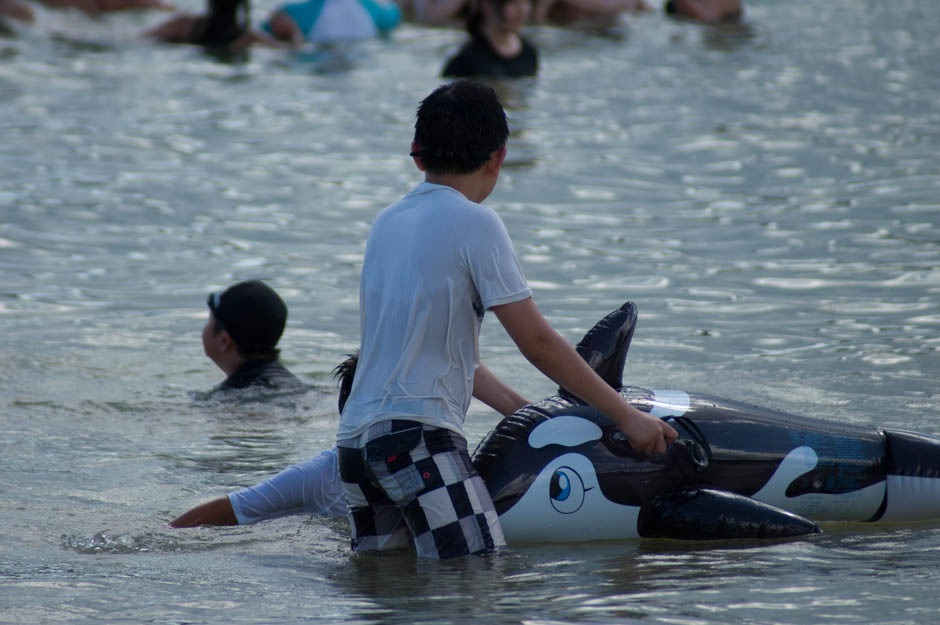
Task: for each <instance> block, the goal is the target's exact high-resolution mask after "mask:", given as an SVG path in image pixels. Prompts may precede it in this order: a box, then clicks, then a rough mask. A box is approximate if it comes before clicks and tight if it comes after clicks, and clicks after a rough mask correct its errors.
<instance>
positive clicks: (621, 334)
mask: <svg viewBox="0 0 940 625" xmlns="http://www.w3.org/2000/svg"><path fill="white" fill-rule="evenodd" d="M636 318H637V311H636V305H635V304H634V303H633V302H626V303H625V304H624V305H623V306H621V307H620V308H618V309H617V310H615V311H614V312H612V313H610V314H609V315H607V316H606V317H604V318H603V319H601V320H600V321H598V322H597V323H596V324H595V325H594V327H593V328H591V329H590V330H588V332H587V334H585V335H584V338H582V339H581V341H580V342H579V343H578V344H577V345H576V346H575V350H576V351H577V352H578V353H579V354H580V355H581V357H582V358H584V361H585V362H587V363H588V364H589V365H590V366H591V368H592V369H594V371H595V372H596V373H597V375H599V376H601V378H602V379H603V380H604V381H605V382H607V383H608V384H610V385H611V386H612V387H614V388H615V389H617V390H620V387H621V386H623V367H624V363H626V361H627V352H628V351H630V341H632V340H633V330H634V329H635V328H636ZM558 392H559V393H560V394H561V395H565V396H566V397H574V395H572V394H571V393H569V392H568V391H567V390H566V389H564V388H559V389H558Z"/></svg>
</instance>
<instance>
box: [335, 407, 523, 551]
mask: <svg viewBox="0 0 940 625" xmlns="http://www.w3.org/2000/svg"><path fill="white" fill-rule="evenodd" d="M359 441H361V442H360V445H361V447H359V448H356V447H348V446H345V445H348V443H345V444H344V443H341V444H340V446H339V465H340V475H341V477H342V481H343V493H344V495H345V497H346V501H347V503H348V504H349V508H350V515H349V516H350V521H351V523H352V528H353V539H352V545H353V549H354V550H355V551H369V550H385V549H396V548H401V547H407V546H408V545H410V544H413V545H414V547H415V549H416V550H417V552H418V555H419V556H421V557H427V558H452V557H457V556H463V555H468V554H477V553H487V552H490V551H494V550H495V549H497V548H499V547H502V546H504V545H505V544H506V541H505V539H504V538H503V532H502V528H501V527H500V525H499V517H498V515H497V514H496V510H495V508H494V507H493V501H492V499H491V498H490V494H489V491H487V489H486V485H485V484H484V483H483V479H482V478H481V477H480V476H479V475H477V474H476V472H475V471H474V469H473V465H472V464H471V463H470V455H469V453H468V452H467V442H466V439H464V438H463V437H462V436H460V435H459V434H457V433H456V432H452V431H450V430H446V429H442V428H436V427H433V426H429V425H423V424H421V423H418V422H415V421H403V420H391V421H382V422H379V423H377V424H375V425H374V426H373V427H372V428H370V429H369V430H368V431H367V432H366V433H365V435H363V436H361V437H360V438H359Z"/></svg>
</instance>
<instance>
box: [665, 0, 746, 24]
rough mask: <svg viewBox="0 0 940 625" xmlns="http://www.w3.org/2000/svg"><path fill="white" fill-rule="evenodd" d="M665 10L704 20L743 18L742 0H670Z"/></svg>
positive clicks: (675, 14)
mask: <svg viewBox="0 0 940 625" xmlns="http://www.w3.org/2000/svg"><path fill="white" fill-rule="evenodd" d="M663 10H664V11H665V12H666V13H667V14H669V15H674V16H676V17H685V18H689V19H694V20H699V21H702V22H726V21H734V20H739V19H741V16H742V15H743V14H744V7H743V6H742V3H741V0H668V1H667V2H666V4H665V5H664V6H663Z"/></svg>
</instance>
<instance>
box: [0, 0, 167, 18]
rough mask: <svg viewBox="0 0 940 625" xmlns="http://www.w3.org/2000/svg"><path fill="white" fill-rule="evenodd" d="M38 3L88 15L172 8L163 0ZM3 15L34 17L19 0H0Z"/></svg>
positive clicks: (45, 0)
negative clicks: (76, 10) (78, 10)
mask: <svg viewBox="0 0 940 625" xmlns="http://www.w3.org/2000/svg"><path fill="white" fill-rule="evenodd" d="M40 4H43V5H45V6H47V7H50V8H53V9H68V8H75V9H80V10H82V11H84V12H85V13H88V14H89V15H97V14H99V13H115V12H117V11H129V10H135V9H140V10H144V9H157V10H160V11H172V10H173V8H174V7H173V5H172V4H169V3H168V2H163V0H40ZM4 17H8V18H10V19H14V20H17V21H20V22H33V21H34V20H35V19H36V16H35V13H34V12H33V9H32V7H31V6H29V4H27V3H25V2H21V1H20V0H0V18H4Z"/></svg>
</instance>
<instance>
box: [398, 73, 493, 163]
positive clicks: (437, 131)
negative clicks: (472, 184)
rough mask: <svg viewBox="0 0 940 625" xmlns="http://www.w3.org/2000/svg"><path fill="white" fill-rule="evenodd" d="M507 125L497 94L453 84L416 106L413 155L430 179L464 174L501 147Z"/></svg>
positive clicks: (476, 85) (472, 85) (475, 85)
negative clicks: (431, 177)
mask: <svg viewBox="0 0 940 625" xmlns="http://www.w3.org/2000/svg"><path fill="white" fill-rule="evenodd" d="M507 138H509V124H508V123H507V122H506V112H505V111H504V110H503V106H502V104H500V103H499V98H498V97H497V95H496V92H495V91H493V89H491V88H490V87H488V86H486V85H483V84H481V83H477V82H472V81H469V80H457V81H454V82H452V83H448V84H446V85H443V86H441V87H438V88H437V89H435V90H434V91H433V92H431V95H429V96H428V97H426V98H425V99H424V100H422V101H421V104H420V105H419V106H418V116H417V120H416V121H415V137H414V142H415V144H416V149H415V151H414V152H412V156H417V157H418V158H420V159H421V163H422V164H423V165H424V169H425V171H427V172H428V173H431V174H469V173H471V172H474V171H476V170H478V169H479V168H480V167H482V166H483V164H484V163H486V161H488V160H489V158H490V155H491V154H492V153H493V152H495V151H496V150H499V149H501V148H502V147H503V146H504V145H506V139H507Z"/></svg>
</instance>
